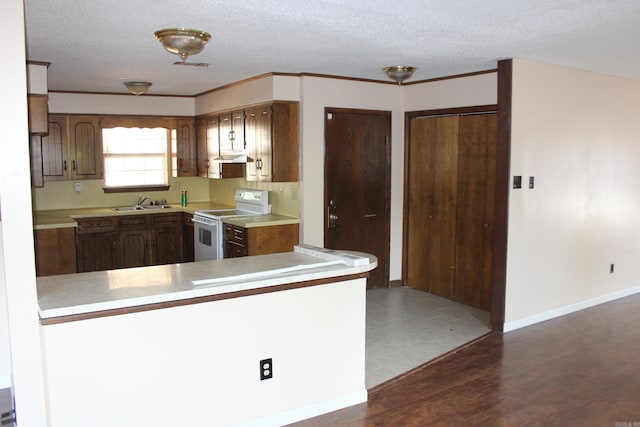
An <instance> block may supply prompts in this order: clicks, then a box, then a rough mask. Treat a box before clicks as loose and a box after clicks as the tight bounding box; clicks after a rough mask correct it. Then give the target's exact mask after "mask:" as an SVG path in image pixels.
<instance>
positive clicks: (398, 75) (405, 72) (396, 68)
mask: <svg viewBox="0 0 640 427" xmlns="http://www.w3.org/2000/svg"><path fill="white" fill-rule="evenodd" d="M382 71H384V73H385V74H386V75H387V76H389V78H390V79H391V80H393V81H394V82H397V83H398V86H400V85H401V84H402V82H404V81H405V80H407V79H408V78H410V77H411V76H412V75H413V73H414V72H415V71H416V67H408V66H406V65H392V66H390V67H384V68H383V69H382Z"/></svg>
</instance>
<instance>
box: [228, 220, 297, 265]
mask: <svg viewBox="0 0 640 427" xmlns="http://www.w3.org/2000/svg"><path fill="white" fill-rule="evenodd" d="M223 229H224V257H225V258H237V257H243V256H248V255H266V254H273V253H279V252H291V251H293V246H294V245H297V244H298V241H299V227H298V224H285V225H273V226H267V227H251V228H244V227H240V226H237V225H233V224H227V223H224V225H223Z"/></svg>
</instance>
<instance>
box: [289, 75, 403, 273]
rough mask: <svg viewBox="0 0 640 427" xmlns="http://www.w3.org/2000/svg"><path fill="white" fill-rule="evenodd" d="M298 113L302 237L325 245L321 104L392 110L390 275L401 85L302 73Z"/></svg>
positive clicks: (398, 233) (397, 234)
mask: <svg viewBox="0 0 640 427" xmlns="http://www.w3.org/2000/svg"><path fill="white" fill-rule="evenodd" d="M300 84H301V89H300V96H301V99H302V102H301V108H300V113H301V114H300V115H301V127H300V132H301V159H302V170H301V184H300V194H301V197H302V199H301V209H300V215H301V219H302V229H301V236H300V238H301V240H302V242H303V243H307V244H311V245H316V246H321V247H322V246H324V211H325V206H324V108H325V107H336V108H359V109H367V110H384V111H391V162H392V165H391V262H390V274H389V275H390V279H391V280H397V279H399V278H400V274H401V260H400V259H399V258H398V257H397V256H394V255H397V254H398V253H399V251H401V249H402V246H401V245H402V165H403V160H402V159H403V144H404V142H403V138H404V136H403V130H402V128H403V120H404V112H403V110H402V90H400V89H399V88H398V86H395V85H388V84H379V83H366V82H354V81H350V80H342V79H331V78H322V77H311V76H303V77H301V79H300Z"/></svg>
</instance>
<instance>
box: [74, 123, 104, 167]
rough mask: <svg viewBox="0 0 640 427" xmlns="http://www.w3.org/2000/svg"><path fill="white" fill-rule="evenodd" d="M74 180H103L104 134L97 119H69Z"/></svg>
mask: <svg viewBox="0 0 640 427" xmlns="http://www.w3.org/2000/svg"><path fill="white" fill-rule="evenodd" d="M69 157H70V158H71V178H72V179H100V178H102V167H103V165H102V134H101V130H100V120H99V119H98V118H97V117H82V116H79V117H69Z"/></svg>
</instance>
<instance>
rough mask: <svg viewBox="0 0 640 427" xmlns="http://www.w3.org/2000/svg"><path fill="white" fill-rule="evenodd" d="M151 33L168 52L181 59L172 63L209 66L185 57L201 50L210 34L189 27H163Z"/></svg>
mask: <svg viewBox="0 0 640 427" xmlns="http://www.w3.org/2000/svg"><path fill="white" fill-rule="evenodd" d="M153 34H154V35H155V36H156V39H158V41H159V42H160V43H162V46H164V48H165V49H166V50H167V51H168V52H171V53H174V54H176V55H178V56H179V57H180V59H181V60H182V61H176V62H174V63H173V65H192V66H197V67H208V66H209V64H207V63H204V62H187V58H188V57H189V56H191V55H196V54H198V53H200V52H202V49H204V46H205V45H206V44H207V42H208V41H209V40H210V39H211V34H209V33H207V32H205V31H200V30H192V29H189V28H165V29H163V30H158V31H156V32H154V33H153Z"/></svg>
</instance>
